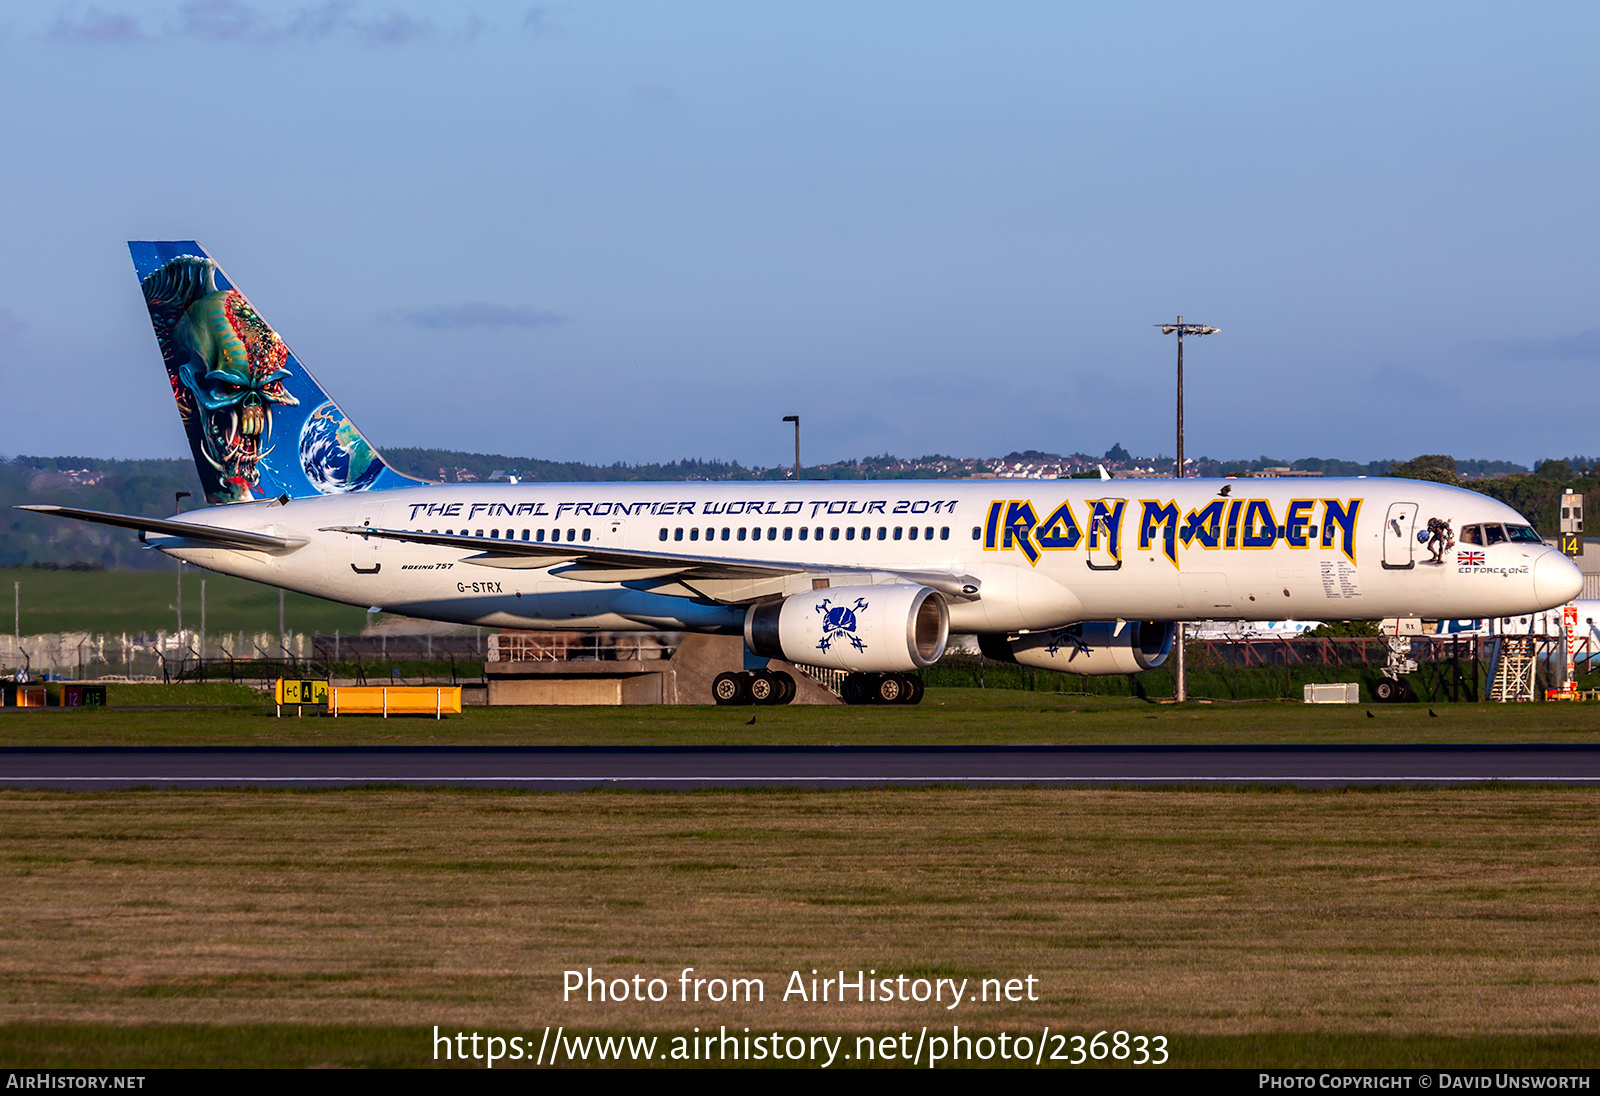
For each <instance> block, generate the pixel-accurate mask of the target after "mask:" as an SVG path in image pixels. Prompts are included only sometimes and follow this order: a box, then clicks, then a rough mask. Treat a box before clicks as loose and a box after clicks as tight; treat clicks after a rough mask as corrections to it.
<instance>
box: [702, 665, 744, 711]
mask: <svg viewBox="0 0 1600 1096" xmlns="http://www.w3.org/2000/svg"><path fill="white" fill-rule="evenodd" d="M711 698H712V699H713V700H715V701H716V702H717V703H718V704H719V705H721V706H723V707H736V706H737V705H740V704H748V703H750V677H749V675H748V674H741V673H735V672H733V671H731V670H730V671H728V672H727V673H722V674H718V675H717V677H716V680H715V681H713V682H712V683H711Z"/></svg>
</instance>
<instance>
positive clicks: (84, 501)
mask: <svg viewBox="0 0 1600 1096" xmlns="http://www.w3.org/2000/svg"><path fill="white" fill-rule="evenodd" d="M384 459H385V460H387V461H388V462H389V463H390V464H391V465H392V466H393V467H394V468H396V469H397V470H398V471H401V472H405V473H407V474H408V475H413V476H417V477H418V478H420V479H424V480H427V481H429V482H441V481H443V482H485V481H489V480H491V479H494V478H499V479H501V480H504V479H506V478H509V477H511V476H516V477H517V478H518V479H520V480H523V481H527V482H541V483H552V482H566V483H602V482H635V481H648V480H665V481H685V480H691V481H692V480H705V481H724V482H726V481H730V480H731V481H740V480H755V481H760V480H782V479H788V478H789V477H790V475H791V470H790V469H789V468H786V467H780V468H746V467H744V466H742V465H741V464H739V462H737V461H719V460H701V459H697V458H688V459H685V460H677V461H671V462H668V463H664V464H625V463H622V462H617V463H614V464H607V465H597V464H584V463H582V462H579V461H550V460H540V459H537V458H531V457H512V456H506V455H504V454H498V453H466V452H461V451H458V450H452V449H390V450H386V451H385V452H384ZM1001 459H1002V460H1004V461H1005V462H1007V463H1019V462H1024V463H1049V462H1059V461H1063V460H1065V459H1068V458H1063V457H1061V456H1060V455H1059V454H1055V453H1046V452H1042V451H1039V450H1034V449H1029V450H1025V451H1019V452H1013V453H1010V454H1007V456H1006V457H1004V458H1001ZM1072 459H1078V460H1081V461H1083V462H1086V463H1088V464H1089V465H1091V466H1092V465H1093V464H1095V463H1099V462H1104V463H1106V464H1107V466H1108V467H1110V466H1112V465H1113V464H1114V465H1115V466H1117V467H1123V466H1125V465H1135V466H1144V467H1149V466H1152V465H1154V466H1157V467H1159V466H1160V464H1161V462H1163V461H1165V462H1166V463H1168V464H1170V463H1171V458H1163V457H1159V456H1158V457H1154V458H1147V457H1134V456H1131V455H1130V454H1129V453H1128V451H1127V450H1126V449H1124V448H1123V447H1122V446H1121V445H1120V444H1119V445H1115V446H1113V447H1112V448H1111V450H1110V451H1108V452H1107V453H1106V455H1105V456H1104V457H1090V456H1084V455H1082V454H1075V455H1073V458H1072ZM995 463H997V462H996V461H992V460H977V459H974V458H963V457H950V456H945V455H940V454H932V455H929V456H924V457H917V458H914V459H905V458H900V457H895V456H893V455H891V454H887V453H886V454H883V455H882V456H872V457H862V458H860V459H859V460H849V461H836V462H834V463H832V464H825V465H813V466H807V467H806V469H805V471H804V478H805V479H808V480H869V479H941V478H962V477H965V476H970V475H971V474H972V473H973V472H974V471H977V470H982V469H983V468H985V467H987V466H989V465H992V464H995ZM1196 464H1197V465H1198V471H1199V472H1200V474H1201V475H1206V476H1227V475H1241V474H1244V473H1248V472H1254V471H1259V470H1261V469H1262V468H1274V467H1288V468H1293V469H1296V470H1303V471H1310V472H1322V473H1323V474H1324V475H1328V476H1381V475H1389V476H1405V477H1408V478H1413V479H1426V480H1433V481H1435V482H1439V483H1449V484H1454V485H1456V486H1460V487H1466V488H1469V489H1471V490H1474V491H1480V492H1482V493H1483V494H1486V495H1490V496H1492V497H1493V498H1496V499H1499V500H1500V501H1502V502H1504V503H1506V504H1507V505H1508V506H1511V507H1513V508H1514V509H1516V510H1517V511H1519V512H1520V513H1523V514H1525V515H1527V517H1528V519H1529V520H1530V521H1532V522H1533V523H1534V525H1535V526H1536V527H1537V528H1538V530H1539V531H1540V532H1541V533H1543V534H1545V535H1546V536H1553V535H1554V534H1555V533H1556V532H1557V529H1558V519H1559V510H1560V498H1561V495H1562V493H1563V492H1564V491H1565V490H1566V489H1567V488H1569V487H1570V488H1572V489H1573V490H1574V491H1577V492H1579V493H1581V494H1583V495H1584V496H1585V499H1586V500H1587V506H1588V508H1589V510H1590V512H1591V513H1600V510H1597V509H1596V508H1597V507H1600V460H1597V459H1595V458H1592V457H1567V458H1562V459H1553V460H1544V461H1540V462H1539V463H1538V464H1536V465H1535V466H1534V469H1533V471H1532V472H1529V471H1528V469H1526V468H1524V467H1523V466H1521V465H1517V464H1513V463H1511V462H1509V461H1491V460H1458V459H1456V458H1454V457H1451V456H1445V455H1440V454H1428V455H1424V456H1420V457H1415V458H1413V459H1412V460H1408V461H1393V460H1383V461H1369V462H1367V463H1365V464H1363V463H1359V462H1356V461H1341V460H1331V459H1324V458H1320V457H1308V458H1304V459H1301V460H1297V461H1288V460H1278V459H1275V458H1271V457H1267V456H1262V457H1260V458H1258V459H1256V460H1249V461H1246V460H1240V461H1218V460H1212V459H1210V458H1201V459H1200V460H1199V461H1197V462H1196ZM1083 474H1087V475H1095V474H1096V473H1094V472H1092V471H1091V472H1088V473H1083ZM179 491H187V492H189V494H190V498H189V499H188V500H186V501H185V502H184V506H185V507H190V506H195V505H199V504H200V503H199V500H200V499H201V497H202V496H201V489H200V483H199V480H198V478H197V477H196V475H195V470H194V464H193V462H191V461H189V460H106V459H102V458H97V457H36V456H19V457H13V458H11V459H9V460H4V459H0V567H19V566H29V565H36V566H44V567H48V566H57V567H59V566H72V565H75V564H76V565H81V566H85V567H94V568H100V567H104V568H109V569H114V570H118V569H120V570H143V569H166V568H170V567H171V566H172V561H171V560H169V559H167V558H166V557H165V556H162V555H161V554H159V553H157V552H153V551H150V550H148V549H146V548H145V547H144V546H143V545H141V544H140V543H139V541H138V538H137V537H135V536H134V534H132V533H130V532H128V531H126V530H121V529H112V528H108V527H106V526H98V525H89V524H86V523H84V522H76V521H64V520H61V519H59V518H46V517H41V516H39V515H36V514H27V513H23V512H21V511H18V510H15V509H12V508H13V507H15V506H18V505H23V504H28V503H52V502H53V503H61V504H63V505H68V506H77V507H82V508H84V509H89V510H111V511H115V512H117V513H123V514H141V515H145V516H148V517H166V516H168V515H170V514H171V513H172V512H173V505H174V504H173V496H174V494H175V493H176V492H179Z"/></svg>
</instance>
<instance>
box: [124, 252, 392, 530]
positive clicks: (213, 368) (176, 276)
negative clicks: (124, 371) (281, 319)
mask: <svg viewBox="0 0 1600 1096" xmlns="http://www.w3.org/2000/svg"><path fill="white" fill-rule="evenodd" d="M128 250H129V252H130V253H131V254H132V256H133V266H134V269H135V271H136V272H137V273H138V275H139V284H140V287H141V288H142V289H143V290H144V299H145V304H146V306H147V307H148V308H149V309H150V322H151V323H152V324H153V325H154V326H155V331H156V342H157V343H159V344H160V346H161V357H162V359H163V360H164V361H165V362H166V366H167V379H168V380H169V381H170V382H171V384H172V395H173V398H174V399H176V400H177V403H178V415H179V417H180V418H181V419H182V420H183V428H184V431H185V433H187V434H188V436H189V446H190V448H191V449H192V450H193V451H194V462H195V466H196V468H198V469H199V472H200V482H201V484H202V485H203V486H204V488H205V493H206V501H207V502H210V503H213V504H217V503H226V502H243V501H246V500H248V499H259V498H274V497H278V496H281V495H288V496H289V497H290V498H307V497H311V496H315V495H329V494H342V493H345V492H348V491H369V490H382V489H384V488H389V487H406V486H411V485H414V484H417V483H420V482H422V481H421V480H417V479H414V478H412V477H410V476H406V475H403V474H401V473H399V472H396V471H395V470H394V469H392V468H390V467H389V466H388V465H387V464H386V463H385V462H384V460H383V457H382V456H381V455H379V453H378V451H377V450H376V449H374V448H373V447H372V446H371V445H370V444H369V443H368V442H367V439H366V438H365V437H364V436H363V435H362V433H361V431H360V430H358V429H357V428H356V425H355V423H353V422H351V421H350V418H349V416H347V415H346V414H345V413H344V412H343V411H342V410H340V408H339V405H338V404H336V403H335V402H334V401H333V399H332V398H331V397H329V395H328V394H327V393H326V392H325V391H323V388H322V386H321V385H320V384H318V383H317V380H316V378H315V377H313V376H312V375H311V373H310V371H309V370H307V369H306V368H305V366H303V365H301V364H300V360H299V359H298V358H296V357H295V355H294V352H293V351H291V350H290V349H289V347H288V345H287V344H285V343H284V341H283V340H282V339H281V338H279V337H278V334H277V332H275V331H274V330H273V329H272V328H271V326H269V325H268V324H267V322H266V320H264V319H262V318H261V314H260V313H259V312H257V311H256V310H255V308H254V306H252V305H251V304H250V301H249V300H248V299H247V298H246V297H245V295H244V294H243V293H241V292H239V290H237V289H236V288H234V283H233V281H232V280H231V279H230V278H229V277H228V276H227V275H226V274H225V273H223V270H222V268H221V267H220V266H218V265H217V262H216V260H215V259H213V258H211V256H210V255H208V254H206V251H205V249H204V248H203V247H201V246H200V245H199V244H198V243H195V242H194V241H192V240H187V241H185V240H165V241H131V242H130V243H129V244H128Z"/></svg>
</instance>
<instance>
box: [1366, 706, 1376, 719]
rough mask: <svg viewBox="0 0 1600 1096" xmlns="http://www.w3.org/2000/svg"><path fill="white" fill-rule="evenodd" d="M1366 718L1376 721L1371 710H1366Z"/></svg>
mask: <svg viewBox="0 0 1600 1096" xmlns="http://www.w3.org/2000/svg"><path fill="white" fill-rule="evenodd" d="M1367 718H1368V719H1377V718H1378V717H1377V716H1375V715H1373V714H1372V709H1371V708H1368V709H1367Z"/></svg>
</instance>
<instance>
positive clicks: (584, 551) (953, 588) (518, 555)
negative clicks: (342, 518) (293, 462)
mask: <svg viewBox="0 0 1600 1096" xmlns="http://www.w3.org/2000/svg"><path fill="white" fill-rule="evenodd" d="M319 532H323V533H349V534H351V535H352V536H364V537H378V538H380V539H382V540H398V541H406V542H409V543H412V544H431V545H434V546H435V547H439V548H461V549H465V550H468V551H471V552H472V553H474V554H473V555H470V556H467V557H466V558H465V559H463V560H462V562H463V563H472V564H476V565H478V566H480V567H506V568H544V567H550V568H551V574H555V575H559V576H560V577H562V578H568V579H575V580H577V581H580V582H584V581H587V582H633V581H640V580H648V579H664V578H677V579H684V580H692V579H715V580H727V579H763V578H777V577H781V576H783V575H799V574H805V573H807V572H816V573H818V574H834V575H837V574H841V573H858V574H861V575H869V574H873V573H875V572H876V573H878V574H884V573H890V574H897V575H900V576H901V577H903V578H905V579H906V580H907V581H909V582H915V583H917V584H919V585H922V586H928V587H931V588H932V589H935V590H938V591H939V592H941V593H944V594H948V595H949V596H951V597H954V598H957V599H959V600H963V601H966V600H972V599H974V598H976V597H977V595H978V589H979V586H980V585H981V584H980V583H979V581H978V580H977V579H976V578H974V577H972V576H971V575H957V574H953V573H950V572H944V571H920V570H919V571H899V570H895V569H893V568H885V567H838V566H834V565H832V564H822V563H816V562H813V561H806V560H766V559H737V558H728V557H726V556H702V555H692V554H691V555H685V554H683V553H680V552H651V551H642V550H639V549H626V550H625V549H621V548H606V547H602V546H600V545H597V544H576V543H565V542H562V543H557V542H554V541H547V542H543V543H540V542H536V541H525V540H491V539H485V538H484V537H473V536H461V535H459V534H453V533H422V532H417V531H415V530H410V529H373V528H371V527H369V526H365V525H354V526H351V525H336V526H330V527H327V528H323V529H320V530H319ZM562 563H565V564H567V566H564V567H563V566H553V565H558V564H562Z"/></svg>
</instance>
